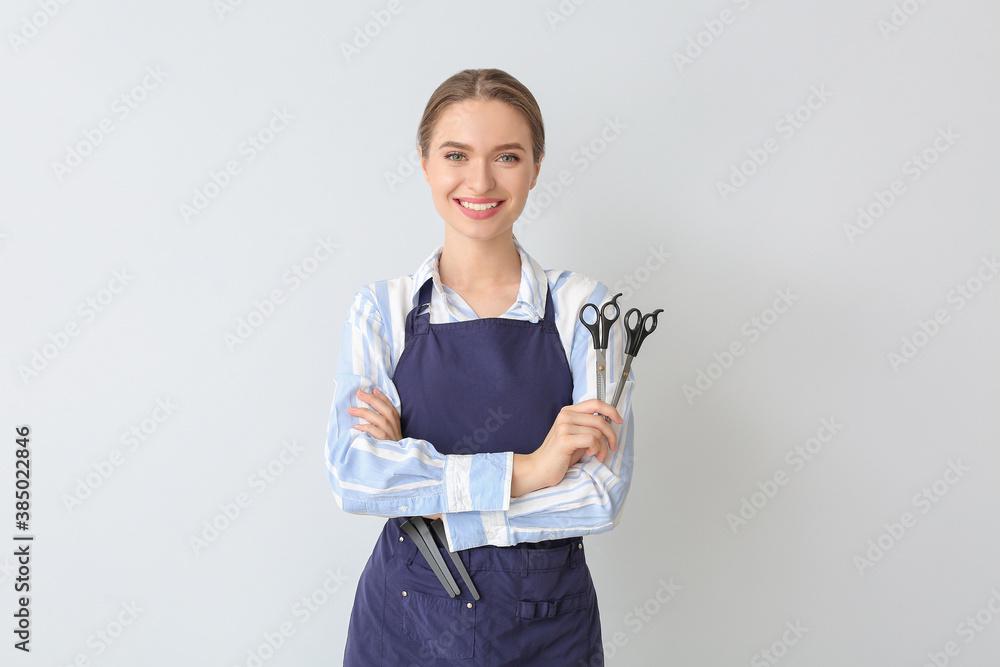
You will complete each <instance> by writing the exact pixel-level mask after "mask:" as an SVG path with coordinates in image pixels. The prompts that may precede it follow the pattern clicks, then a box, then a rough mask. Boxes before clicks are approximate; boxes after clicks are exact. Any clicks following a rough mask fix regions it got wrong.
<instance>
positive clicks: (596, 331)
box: [580, 292, 622, 421]
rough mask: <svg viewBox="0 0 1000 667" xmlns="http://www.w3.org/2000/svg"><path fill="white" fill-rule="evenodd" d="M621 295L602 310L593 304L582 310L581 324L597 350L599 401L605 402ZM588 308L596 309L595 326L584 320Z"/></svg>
mask: <svg viewBox="0 0 1000 667" xmlns="http://www.w3.org/2000/svg"><path fill="white" fill-rule="evenodd" d="M621 295H622V293H621V292H619V293H618V294H615V295H614V297H612V299H611V301H608V302H607V303H605V304H604V305H603V306H601V307H600V308H598V307H597V306H596V305H594V304H592V303H585V304H583V307H582V308H580V323H581V324H583V326H585V327H587V330H588V331H590V335H591V337H592V338H593V339H594V349H595V350H597V399H598V400H599V401H603V400H604V391H605V386H606V384H607V378H606V376H605V374H606V373H607V368H608V340H609V339H610V337H611V336H610V334H611V325H612V324H614V323H615V322H617V321H618V316H619V315H620V314H621V310H620V309H619V308H618V297H620V296H621ZM609 307H611V308H614V311H615V312H614V315H612V316H609V315H608V313H607V309H608V308H609ZM588 308H593V309H594V323H593V324H591V323H590V322H588V321H587V320H585V319H584V318H583V313H584V311H586V310H587V309H588ZM604 419H605V421H610V420H609V419H608V418H607V417H605V418H604Z"/></svg>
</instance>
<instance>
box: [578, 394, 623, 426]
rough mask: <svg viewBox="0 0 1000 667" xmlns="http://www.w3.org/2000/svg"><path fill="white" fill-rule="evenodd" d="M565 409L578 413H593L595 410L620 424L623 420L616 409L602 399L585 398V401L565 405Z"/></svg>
mask: <svg viewBox="0 0 1000 667" xmlns="http://www.w3.org/2000/svg"><path fill="white" fill-rule="evenodd" d="M566 409H569V410H570V411H572V412H576V413H579V414H594V413H595V412H596V413H598V414H601V415H605V416H607V417H610V418H611V419H613V420H614V421H615V422H617V423H618V424H621V423H622V422H623V421H624V419H622V416H621V414H620V413H619V412H618V410H617V409H616V408H614V407H612V406H611V404H610V403H605V402H604V401H601V400H598V399H596V398H591V399H587V400H586V401H581V402H579V403H575V404H573V405H567V406H566Z"/></svg>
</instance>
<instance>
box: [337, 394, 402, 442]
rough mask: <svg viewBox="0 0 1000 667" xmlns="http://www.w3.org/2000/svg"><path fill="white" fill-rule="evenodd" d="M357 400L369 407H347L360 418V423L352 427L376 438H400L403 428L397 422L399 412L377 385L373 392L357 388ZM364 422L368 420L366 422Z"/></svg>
mask: <svg viewBox="0 0 1000 667" xmlns="http://www.w3.org/2000/svg"><path fill="white" fill-rule="evenodd" d="M358 400H361V401H364V402H365V403H367V404H368V405H370V406H371V408H355V407H349V408H347V411H348V412H349V413H351V414H352V415H354V416H355V417H358V418H359V419H362V420H364V421H362V423H360V424H357V425H356V426H355V427H354V428H356V429H358V430H359V431H364V432H365V433H367V434H369V435H370V436H372V437H373V438H376V439H378V440H397V441H398V440H402V439H403V429H402V427H401V426H400V423H399V413H398V412H396V408H395V407H394V406H393V405H392V403H391V402H390V401H389V398H388V397H387V396H386V395H385V394H383V393H382V392H381V391H380V390H379V388H378V387H375V389H374V391H373V393H368V392H366V391H362V390H361V389H358ZM364 422H368V423H367V424H366V423H364Z"/></svg>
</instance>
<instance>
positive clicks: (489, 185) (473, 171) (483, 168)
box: [465, 159, 496, 194]
mask: <svg viewBox="0 0 1000 667" xmlns="http://www.w3.org/2000/svg"><path fill="white" fill-rule="evenodd" d="M465 184H466V186H468V188H469V189H470V190H471V191H472V192H475V193H476V194H486V193H487V192H489V191H490V190H492V189H493V186H494V185H495V184H496V179H495V178H494V177H493V163H492V162H490V161H489V160H485V159H483V160H474V161H473V163H472V164H471V165H469V171H468V172H467V173H466V176H465Z"/></svg>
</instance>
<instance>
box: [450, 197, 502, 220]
mask: <svg viewBox="0 0 1000 667" xmlns="http://www.w3.org/2000/svg"><path fill="white" fill-rule="evenodd" d="M452 201H454V202H455V204H456V205H457V206H458V208H459V210H461V211H462V213H464V214H465V215H466V216H467V217H470V218H472V219H474V220H483V219H484V218H489V217H492V216H493V215H495V214H496V212H497V211H499V210H500V208H501V207H502V206H503V204H504V202H505V201H506V200H504V199H490V198H487V197H456V198H455V199H453V200H452Z"/></svg>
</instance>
